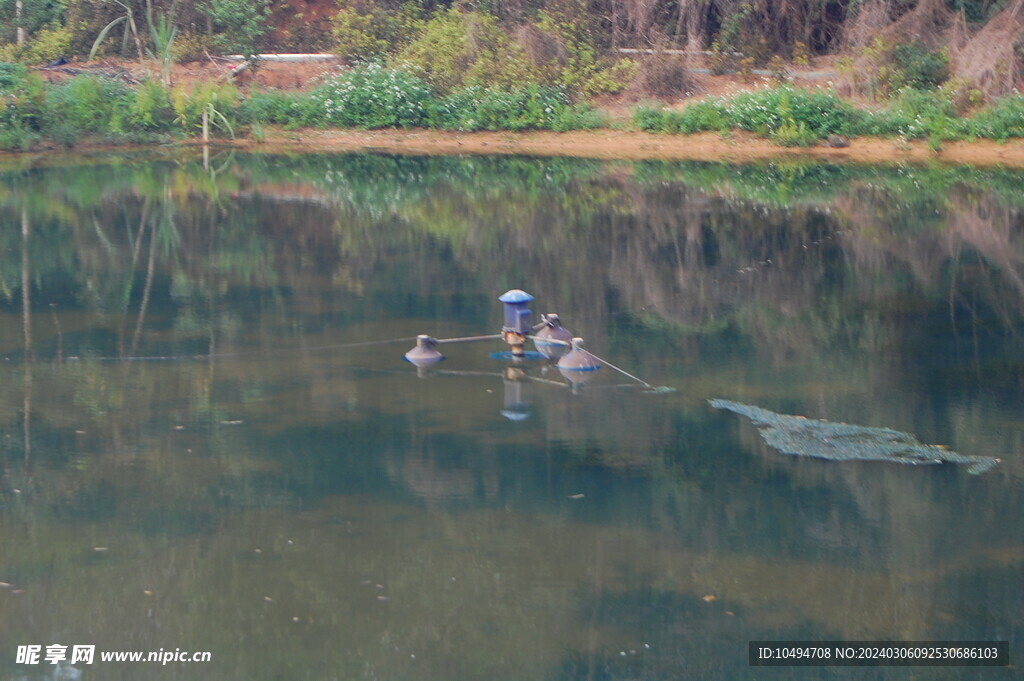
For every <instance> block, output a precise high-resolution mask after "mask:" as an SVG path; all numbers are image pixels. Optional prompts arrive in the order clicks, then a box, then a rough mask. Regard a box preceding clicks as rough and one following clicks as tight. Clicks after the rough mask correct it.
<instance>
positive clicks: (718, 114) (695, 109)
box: [633, 99, 731, 135]
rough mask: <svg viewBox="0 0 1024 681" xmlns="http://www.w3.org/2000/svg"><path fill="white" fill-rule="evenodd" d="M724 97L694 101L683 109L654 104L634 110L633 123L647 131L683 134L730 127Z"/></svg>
mask: <svg viewBox="0 0 1024 681" xmlns="http://www.w3.org/2000/svg"><path fill="white" fill-rule="evenodd" d="M723 101H724V100H721V99H706V100H703V101H700V102H694V103H693V104H690V105H688V106H687V107H686V108H684V109H679V110H670V109H661V108H656V107H653V106H651V105H641V106H638V107H637V108H636V109H635V110H634V111H633V125H634V126H636V127H637V128H639V129H640V130H646V131H648V132H665V133H682V134H684V135H690V134H693V133H698V132H710V131H716V130H728V129H729V128H730V127H731V125H730V122H729V118H728V116H727V114H726V111H725V108H724V105H723Z"/></svg>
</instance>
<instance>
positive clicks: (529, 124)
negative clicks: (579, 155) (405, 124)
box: [433, 84, 602, 131]
mask: <svg viewBox="0 0 1024 681" xmlns="http://www.w3.org/2000/svg"><path fill="white" fill-rule="evenodd" d="M601 122H602V121H601V118H600V114H598V113H597V112H596V111H594V110H593V109H591V108H589V107H587V106H576V107H574V106H572V105H571V104H570V102H569V98H568V97H567V96H566V93H565V90H563V89H562V88H559V87H554V86H549V85H536V84H530V85H526V86H524V87H520V88H515V89H510V90H501V89H497V88H484V87H481V86H478V85H477V86H470V87H468V88H465V89H463V90H459V91H457V92H453V93H452V94H450V95H449V96H448V97H446V98H445V99H444V100H442V101H441V102H440V103H439V104H438V105H437V110H436V113H435V117H434V119H433V123H434V125H435V126H436V127H440V128H448V129H453V130H465V131H473V130H579V129H586V128H594V127H597V126H599V125H600V124H601Z"/></svg>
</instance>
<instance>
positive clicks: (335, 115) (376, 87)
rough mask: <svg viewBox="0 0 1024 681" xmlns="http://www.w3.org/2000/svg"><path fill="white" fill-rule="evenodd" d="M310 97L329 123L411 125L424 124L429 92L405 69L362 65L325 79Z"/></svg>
mask: <svg viewBox="0 0 1024 681" xmlns="http://www.w3.org/2000/svg"><path fill="white" fill-rule="evenodd" d="M310 98H311V100H312V101H313V103H314V104H315V105H317V106H318V107H319V108H320V111H321V112H322V113H321V116H322V120H323V122H324V123H326V124H329V125H338V126H343V127H357V128H390V127H402V128H411V127H416V126H421V125H424V124H426V122H427V120H428V117H429V115H430V108H431V106H432V102H433V93H432V92H431V89H430V86H428V85H427V84H426V83H425V82H424V81H423V79H422V78H419V77H418V76H415V75H413V74H412V73H410V72H409V71H408V70H406V69H400V68H395V69H389V68H385V67H383V66H381V65H380V64H365V65H363V66H358V67H355V68H353V69H350V70H347V71H344V72H342V73H341V74H339V75H337V76H335V77H333V78H331V79H330V80H328V81H326V82H325V83H324V84H323V85H321V86H320V87H318V88H316V89H315V90H314V91H313V92H312V93H310Z"/></svg>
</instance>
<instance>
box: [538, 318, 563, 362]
mask: <svg viewBox="0 0 1024 681" xmlns="http://www.w3.org/2000/svg"><path fill="white" fill-rule="evenodd" d="M540 317H541V319H542V320H543V321H542V322H541V324H540V329H539V330H538V331H537V333H535V334H533V346H534V347H535V348H537V352H539V353H540V354H542V355H544V356H545V357H547V358H548V359H561V358H562V356H563V355H565V354H566V353H567V352H569V347H570V341H572V332H571V331H569V330H568V329H566V328H565V327H564V326H562V320H561V319H559V317H558V315H557V314H555V313H554V312H549V313H548V314H543V315H541V316H540Z"/></svg>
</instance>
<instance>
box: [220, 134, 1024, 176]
mask: <svg viewBox="0 0 1024 681" xmlns="http://www.w3.org/2000/svg"><path fill="white" fill-rule="evenodd" d="M235 144H236V145H237V146H240V147H245V148H252V149H266V150H289V149H290V150H295V151H386V152H393V153H401V154H519V155H535V156H578V157H582V158H598V159H621V160H629V161H635V160H647V159H650V160H673V161H729V162H734V163H743V162H749V161H766V160H773V159H785V158H808V159H818V160H821V161H828V162H850V163H887V164H888V163H925V162H940V163H957V164H969V165H976V166H1006V167H1011V168H1024V141H1021V140H1016V141H1011V142H1007V143H1005V144H999V143H997V142H991V141H987V140H980V141H976V142H949V143H946V144H944V145H943V147H942V149H941V150H940V151H937V152H936V151H932V150H931V149H929V148H928V145H927V144H926V143H925V142H912V143H909V144H908V143H906V142H902V141H898V140H889V139H877V138H857V139H854V140H851V141H850V146H849V147H846V148H840V149H833V148H829V147H811V148H785V147H779V146H777V145H775V144H772V143H771V142H769V141H767V140H764V139H761V138H758V137H755V136H753V135H749V134H744V133H731V134H729V135H727V136H722V135H719V134H716V133H704V134H699V135H656V134H650V133H644V132H628V131H620V130H595V131H586V132H564V133H558V132H528V133H511V132H476V133H458V132H442V131H434V130H303V131H295V132H288V131H281V130H268V132H267V135H266V138H265V141H264V142H263V143H261V144H257V143H255V142H253V141H252V140H244V141H238V142H236V143H235Z"/></svg>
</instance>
